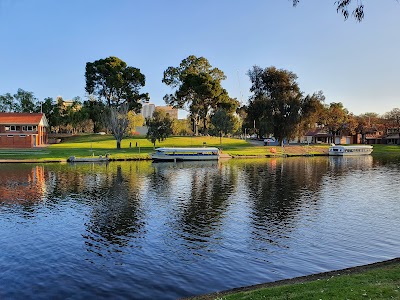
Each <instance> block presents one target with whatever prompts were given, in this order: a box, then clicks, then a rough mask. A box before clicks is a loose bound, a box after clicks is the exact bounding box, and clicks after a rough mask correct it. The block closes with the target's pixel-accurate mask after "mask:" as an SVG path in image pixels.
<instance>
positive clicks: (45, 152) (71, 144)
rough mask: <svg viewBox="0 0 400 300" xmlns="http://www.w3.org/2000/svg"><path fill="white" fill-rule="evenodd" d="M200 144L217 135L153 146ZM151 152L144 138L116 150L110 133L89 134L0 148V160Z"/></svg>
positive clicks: (214, 142) (229, 143) (213, 142)
mask: <svg viewBox="0 0 400 300" xmlns="http://www.w3.org/2000/svg"><path fill="white" fill-rule="evenodd" d="M203 143H206V145H207V146H215V147H219V146H220V141H219V138H216V137H169V138H168V139H166V140H165V141H163V142H161V143H158V142H157V143H156V147H202V146H203ZM130 144H131V147H129V145H130ZM136 144H137V145H138V147H136ZM225 147H227V148H229V149H240V148H246V147H251V145H249V144H248V143H246V142H245V141H243V140H238V139H229V138H224V139H223V144H222V148H224V149H225ZM139 151H140V152H139ZM153 151H154V149H153V144H152V143H151V142H150V141H148V140H147V139H146V138H144V137H133V138H126V139H123V140H122V142H121V149H120V150H117V149H116V141H115V139H114V137H113V136H111V135H97V134H91V135H80V136H73V137H68V138H64V139H63V141H62V142H61V143H59V144H54V145H50V146H48V147H45V148H35V149H1V150H0V159H19V160H32V159H34V160H39V161H40V160H65V159H67V158H68V157H70V156H76V157H90V156H99V155H106V154H109V155H110V157H111V158H112V159H147V158H149V153H151V152H153ZM264 152H265V150H264Z"/></svg>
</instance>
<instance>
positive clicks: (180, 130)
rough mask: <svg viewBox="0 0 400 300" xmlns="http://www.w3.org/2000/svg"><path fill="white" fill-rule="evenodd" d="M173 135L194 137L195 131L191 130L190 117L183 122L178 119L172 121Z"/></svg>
mask: <svg viewBox="0 0 400 300" xmlns="http://www.w3.org/2000/svg"><path fill="white" fill-rule="evenodd" d="M172 134H173V135H192V134H193V131H192V130H191V129H190V117H189V118H187V119H182V120H178V119H174V120H172Z"/></svg>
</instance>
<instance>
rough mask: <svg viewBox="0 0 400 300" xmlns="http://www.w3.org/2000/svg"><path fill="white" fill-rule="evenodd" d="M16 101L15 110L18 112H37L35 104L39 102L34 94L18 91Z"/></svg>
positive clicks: (15, 96)
mask: <svg viewBox="0 0 400 300" xmlns="http://www.w3.org/2000/svg"><path fill="white" fill-rule="evenodd" d="M14 99H15V101H16V103H17V104H16V108H15V110H16V111H17V112H28V113H30V112H34V111H35V103H36V102H37V99H36V98H35V96H34V95H33V93H32V92H28V91H25V90H23V89H18V91H17V93H16V94H15V95H14Z"/></svg>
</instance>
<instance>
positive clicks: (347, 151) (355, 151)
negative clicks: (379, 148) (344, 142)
mask: <svg viewBox="0 0 400 300" xmlns="http://www.w3.org/2000/svg"><path fill="white" fill-rule="evenodd" d="M372 151H373V147H372V146H371V145H359V146H358V145H357V146H340V145H332V146H330V147H329V152H328V154H329V155H332V156H350V155H369V154H371V153H372Z"/></svg>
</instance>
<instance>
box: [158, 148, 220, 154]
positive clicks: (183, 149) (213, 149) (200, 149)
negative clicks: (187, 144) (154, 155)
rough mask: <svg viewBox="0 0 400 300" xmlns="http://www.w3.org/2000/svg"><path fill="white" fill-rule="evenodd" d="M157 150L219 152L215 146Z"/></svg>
mask: <svg viewBox="0 0 400 300" xmlns="http://www.w3.org/2000/svg"><path fill="white" fill-rule="evenodd" d="M156 151H157V152H179V153H188V152H190V153H191V152H198V153H201V152H219V149H218V148H215V147H203V148H157V149H156Z"/></svg>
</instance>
